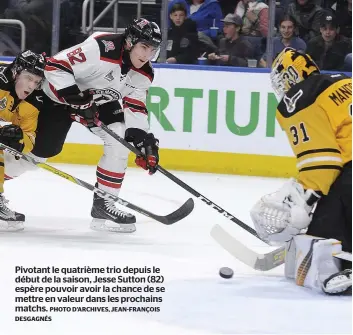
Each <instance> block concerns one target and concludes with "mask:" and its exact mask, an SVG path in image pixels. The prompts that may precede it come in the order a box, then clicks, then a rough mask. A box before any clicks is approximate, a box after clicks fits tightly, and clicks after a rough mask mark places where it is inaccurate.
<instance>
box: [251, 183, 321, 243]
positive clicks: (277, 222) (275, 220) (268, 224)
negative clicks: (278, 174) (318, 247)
mask: <svg viewBox="0 0 353 335" xmlns="http://www.w3.org/2000/svg"><path fill="white" fill-rule="evenodd" d="M319 198H320V197H319V196H318V195H317V194H316V193H315V192H314V191H313V190H311V189H309V190H306V191H305V190H304V188H303V186H302V185H301V184H299V183H298V182H297V181H296V180H295V179H293V178H292V179H290V180H289V181H288V182H286V183H285V184H284V185H283V186H282V187H281V188H280V189H279V190H278V191H277V192H275V193H271V194H267V195H265V196H263V197H262V198H261V199H260V200H259V201H258V202H257V203H256V204H255V206H254V207H253V208H252V209H251V211H250V216H251V219H252V221H253V222H254V225H255V229H256V232H257V234H258V235H259V237H260V238H261V239H262V240H264V241H265V242H267V243H270V244H282V243H284V242H287V241H289V240H290V239H292V238H293V236H295V235H297V234H299V233H300V232H301V230H302V229H305V228H307V227H308V226H309V224H310V222H311V213H310V212H311V210H312V209H313V207H314V204H315V203H316V202H317V200H318V199H319Z"/></svg>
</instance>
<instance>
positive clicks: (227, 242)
mask: <svg viewBox="0 0 353 335" xmlns="http://www.w3.org/2000/svg"><path fill="white" fill-rule="evenodd" d="M211 236H212V237H213V238H214V239H215V241H216V242H217V243H218V244H220V245H221V246H222V247H223V248H224V249H225V250H227V251H228V252H229V253H230V254H231V255H232V256H233V257H235V258H237V259H238V260H239V261H241V262H242V263H244V264H246V265H248V266H250V267H252V268H253V269H255V270H259V271H268V270H271V269H273V268H275V267H277V266H280V265H282V264H283V263H284V259H285V247H280V248H278V249H276V250H273V251H271V252H268V253H266V254H259V253H257V252H255V251H253V250H251V249H249V248H248V247H246V246H245V245H244V244H242V243H241V242H239V241H238V240H237V239H236V238H235V237H233V236H232V235H230V234H229V233H228V232H227V231H226V230H225V229H223V228H222V227H221V226H220V225H219V224H215V225H214V226H213V227H212V229H211Z"/></svg>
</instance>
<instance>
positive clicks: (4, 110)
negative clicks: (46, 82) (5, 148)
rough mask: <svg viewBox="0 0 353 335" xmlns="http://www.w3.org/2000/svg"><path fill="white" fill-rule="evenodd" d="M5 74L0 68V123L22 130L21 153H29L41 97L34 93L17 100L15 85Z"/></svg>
mask: <svg viewBox="0 0 353 335" xmlns="http://www.w3.org/2000/svg"><path fill="white" fill-rule="evenodd" d="M6 72H7V71H6V67H5V66H0V121H6V122H11V123H13V124H14V125H17V126H19V127H20V128H21V129H22V131H23V144H24V149H23V152H24V153H26V152H30V151H32V149H33V146H34V142H35V137H36V129H37V120H38V114H39V106H40V105H42V104H43V96H39V95H38V93H37V92H36V91H34V92H33V93H32V94H31V95H30V96H29V97H28V98H27V99H26V100H19V99H18V98H17V96H16V94H15V88H14V86H15V83H14V82H13V80H12V79H11V78H10V74H9V75H7V74H6ZM42 95H43V94H42Z"/></svg>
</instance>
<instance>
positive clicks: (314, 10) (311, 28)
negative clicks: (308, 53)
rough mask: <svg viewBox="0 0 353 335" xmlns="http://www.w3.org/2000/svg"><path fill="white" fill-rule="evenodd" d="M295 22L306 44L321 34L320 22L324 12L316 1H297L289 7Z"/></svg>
mask: <svg viewBox="0 0 353 335" xmlns="http://www.w3.org/2000/svg"><path fill="white" fill-rule="evenodd" d="M287 14H289V15H290V16H292V17H293V19H294V20H295V23H296V26H297V28H298V35H299V37H300V38H302V39H303V40H304V41H305V42H306V43H308V41H309V40H310V39H312V38H313V37H315V36H318V35H319V34H320V20H321V17H322V16H323V10H322V8H321V7H320V6H319V5H316V4H315V0H295V1H294V2H293V3H291V4H289V6H288V13H287Z"/></svg>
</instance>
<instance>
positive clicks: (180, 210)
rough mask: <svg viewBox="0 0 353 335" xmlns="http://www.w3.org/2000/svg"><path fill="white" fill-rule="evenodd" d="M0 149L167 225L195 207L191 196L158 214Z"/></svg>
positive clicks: (51, 167)
mask: <svg viewBox="0 0 353 335" xmlns="http://www.w3.org/2000/svg"><path fill="white" fill-rule="evenodd" d="M0 149H2V150H5V151H7V152H9V153H10V154H12V155H14V156H16V157H20V158H22V159H24V160H25V161H27V162H28V163H30V164H33V165H36V166H37V167H39V168H42V169H44V170H47V171H49V172H51V173H54V174H56V175H57V176H59V177H61V178H64V179H67V180H68V181H71V182H72V183H74V184H76V185H79V186H82V187H84V188H86V189H88V190H90V191H93V192H95V193H97V194H99V196H100V197H102V198H104V199H107V200H108V199H109V200H114V201H116V202H118V203H119V204H120V205H123V206H125V207H127V208H130V209H132V210H134V211H136V212H138V213H140V214H143V215H145V216H147V217H150V218H152V219H154V220H156V221H159V222H161V223H163V224H165V225H170V224H173V223H175V222H177V221H180V220H182V219H184V218H185V217H186V216H188V215H189V214H190V213H191V212H192V210H193V209H194V201H193V200H192V199H191V198H189V199H188V200H187V201H186V202H185V203H184V204H183V205H182V206H181V207H179V208H178V209H177V210H175V211H174V212H172V213H170V214H168V215H165V216H162V215H157V214H154V213H151V212H149V211H148V210H146V209H143V208H141V207H139V206H137V205H134V204H133V203H131V202H129V201H127V200H124V199H122V198H120V197H117V196H115V195H113V194H111V193H109V192H106V191H103V190H101V189H99V188H97V187H95V186H93V185H91V184H89V183H87V182H85V181H83V180H81V179H79V178H76V177H73V176H71V175H69V174H68V173H66V172H63V171H61V170H59V169H56V168H55V167H53V166H51V165H48V164H45V163H42V162H40V161H38V160H36V159H35V158H33V157H30V156H28V155H26V154H24V153H22V152H19V151H17V150H15V149H13V148H11V147H8V146H7V145H5V144H2V143H0Z"/></svg>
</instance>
